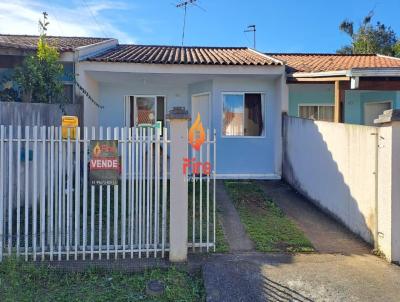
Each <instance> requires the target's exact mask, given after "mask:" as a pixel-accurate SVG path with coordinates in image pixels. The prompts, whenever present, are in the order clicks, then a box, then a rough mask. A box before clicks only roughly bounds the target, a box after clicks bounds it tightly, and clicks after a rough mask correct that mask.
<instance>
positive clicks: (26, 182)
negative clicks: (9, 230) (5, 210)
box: [0, 126, 30, 261]
mask: <svg viewBox="0 0 400 302" xmlns="http://www.w3.org/2000/svg"><path fill="white" fill-rule="evenodd" d="M29 134H30V127H29V126H25V152H24V155H25V192H24V194H25V198H24V199H25V219H24V227H25V234H24V235H25V261H28V249H29V161H30V158H29V156H30V155H29V153H30V151H29ZM2 158H3V157H2V156H1V158H0V162H2ZM0 171H2V169H0ZM0 212H2V211H1V210H0ZM1 216H2V215H1ZM0 225H2V223H0ZM0 258H1V257H0Z"/></svg>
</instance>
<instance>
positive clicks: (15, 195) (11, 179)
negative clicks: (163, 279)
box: [0, 126, 170, 261]
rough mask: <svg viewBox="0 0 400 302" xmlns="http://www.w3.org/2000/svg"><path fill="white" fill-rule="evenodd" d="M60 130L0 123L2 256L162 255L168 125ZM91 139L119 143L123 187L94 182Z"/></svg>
mask: <svg viewBox="0 0 400 302" xmlns="http://www.w3.org/2000/svg"><path fill="white" fill-rule="evenodd" d="M81 130H82V132H83V133H81ZM61 131H62V129H61V128H60V127H40V128H39V127H36V126H35V127H29V126H27V127H24V128H22V127H21V126H18V127H12V126H9V127H4V126H0V173H1V174H0V261H1V259H2V258H3V255H12V254H14V253H15V254H16V255H17V256H24V258H25V259H26V260H28V259H33V260H36V259H37V258H38V257H39V258H41V259H42V260H44V259H50V260H53V259H58V260H61V259H67V260H68V259H71V258H72V259H78V258H79V259H85V258H90V259H94V258H96V259H101V258H102V257H105V258H107V259H109V258H110V257H112V256H114V257H115V258H117V257H123V258H125V257H127V256H128V257H129V256H130V257H134V256H137V257H144V256H145V257H157V255H158V256H160V255H161V256H162V257H163V256H164V253H165V252H166V251H168V217H167V213H168V198H167V196H168V195H167V194H168V180H167V177H168V158H167V156H168V155H167V154H168V151H167V150H168V145H169V144H170V141H168V139H167V129H163V136H160V131H159V130H154V129H152V128H149V129H144V128H114V129H111V128H107V129H102V128H101V127H100V128H98V129H95V128H91V129H87V128H83V129H80V128H77V135H76V139H63V138H62V135H61V134H62V132H61ZM93 139H107V140H110V139H113V140H118V141H119V154H120V155H121V179H120V181H119V183H118V185H115V186H91V185H90V184H89V183H88V173H89V171H88V159H89V156H90V155H89V149H88V148H89V143H90V140H93Z"/></svg>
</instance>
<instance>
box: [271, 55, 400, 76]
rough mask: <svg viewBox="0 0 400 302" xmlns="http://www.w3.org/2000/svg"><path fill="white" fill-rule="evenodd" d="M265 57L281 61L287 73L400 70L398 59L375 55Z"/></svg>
mask: <svg viewBox="0 0 400 302" xmlns="http://www.w3.org/2000/svg"><path fill="white" fill-rule="evenodd" d="M267 55H269V56H271V57H274V58H276V59H278V60H281V61H283V62H284V63H285V64H286V65H287V71H288V72H289V73H295V72H325V71H339V70H349V69H352V68H400V58H393V57H387V56H382V55H377V54H360V55H341V54H312V53H309V54H307V53H305V54H297V53H292V54H291V53H281V54H279V53H267Z"/></svg>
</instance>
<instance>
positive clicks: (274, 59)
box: [247, 47, 285, 65]
mask: <svg viewBox="0 0 400 302" xmlns="http://www.w3.org/2000/svg"><path fill="white" fill-rule="evenodd" d="M247 49H248V50H250V51H251V52H254V53H255V54H257V55H260V56H262V57H265V58H266V59H268V60H272V61H274V62H275V63H277V64H280V65H285V62H284V61H282V60H278V59H276V58H274V57H273V56H270V55H267V54H265V53H262V52H260V51H258V50H255V49H253V48H250V47H247Z"/></svg>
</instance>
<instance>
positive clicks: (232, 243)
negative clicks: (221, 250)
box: [215, 180, 254, 252]
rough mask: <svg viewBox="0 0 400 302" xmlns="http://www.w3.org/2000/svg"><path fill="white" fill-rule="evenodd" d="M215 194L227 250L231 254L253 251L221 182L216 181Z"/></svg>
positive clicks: (251, 243)
mask: <svg viewBox="0 0 400 302" xmlns="http://www.w3.org/2000/svg"><path fill="white" fill-rule="evenodd" d="M215 194H216V198H217V207H218V212H219V213H220V219H221V224H222V228H223V230H224V233H225V236H226V239H227V241H228V243H229V250H230V251H231V252H239V251H252V250H254V244H253V242H252V241H251V240H250V238H249V236H247V233H246V231H245V229H244V227H243V225H242V223H241V222H240V217H239V214H238V213H237V211H236V209H235V206H234V205H233V204H232V202H231V200H230V198H229V196H228V193H227V192H226V190H225V188H224V183H223V182H222V181H221V180H219V181H217V191H216V193H215Z"/></svg>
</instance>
